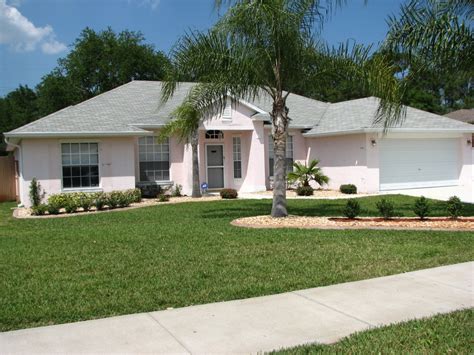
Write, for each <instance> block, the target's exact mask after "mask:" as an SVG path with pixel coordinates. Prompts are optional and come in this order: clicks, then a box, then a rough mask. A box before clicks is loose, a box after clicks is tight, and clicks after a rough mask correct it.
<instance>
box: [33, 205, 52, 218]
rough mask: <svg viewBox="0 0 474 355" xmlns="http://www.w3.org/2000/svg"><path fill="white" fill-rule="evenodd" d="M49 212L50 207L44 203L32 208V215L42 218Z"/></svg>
mask: <svg viewBox="0 0 474 355" xmlns="http://www.w3.org/2000/svg"><path fill="white" fill-rule="evenodd" d="M46 211H48V206H47V205H45V204H44V203H40V204H39V205H36V206H33V207H31V214H32V215H33V216H42V215H44V214H45V213H46Z"/></svg>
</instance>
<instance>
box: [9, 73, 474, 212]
mask: <svg viewBox="0 0 474 355" xmlns="http://www.w3.org/2000/svg"><path fill="white" fill-rule="evenodd" d="M192 85H193V84H191V83H182V84H181V85H180V86H179V87H178V90H177V92H176V94H175V95H174V96H173V97H172V99H171V100H170V101H168V102H167V103H166V104H164V105H160V95H161V83H160V82H152V81H132V82H130V83H128V84H125V85H122V86H120V87H118V88H116V89H114V90H111V91H109V92H106V93H104V94H102V95H99V96H97V97H94V98H92V99H90V100H87V101H85V102H82V103H80V104H78V105H75V106H70V107H67V108H65V109H63V110H61V111H58V112H55V113H53V114H51V115H48V116H46V117H43V118H41V119H39V120H37V121H34V122H32V123H30V124H28V125H25V126H23V127H20V128H18V129H15V130H13V131H11V132H8V133H6V134H5V137H6V141H7V143H8V148H9V149H10V150H13V151H14V154H15V157H16V159H17V160H18V166H19V170H20V171H19V174H20V184H19V185H20V191H19V194H20V198H21V203H23V204H24V205H26V206H28V205H29V198H28V187H29V184H30V181H31V180H32V179H33V178H34V177H36V178H37V179H38V180H39V181H40V183H41V185H42V186H43V188H44V190H45V191H46V193H47V194H54V193H59V192H65V191H112V190H121V189H130V188H134V187H135V186H137V185H138V184H146V183H157V184H170V183H175V184H181V185H182V186H183V190H184V193H186V194H189V193H190V190H191V179H192V177H191V176H192V175H191V174H192V172H191V149H190V147H189V146H187V145H185V144H182V143H181V142H179V141H178V140H177V139H175V138H173V137H172V138H170V139H169V140H168V141H167V142H164V143H158V142H157V141H156V140H155V139H154V138H153V136H154V135H155V134H156V132H157V131H158V130H159V129H160V128H161V127H163V125H165V124H166V122H167V121H168V120H169V117H170V113H171V112H172V111H173V110H174V108H175V107H176V106H177V105H178V104H179V103H181V102H182V100H183V98H184V97H185V95H186V94H187V93H188V92H189V90H190V88H191V86H192ZM288 107H289V109H290V117H291V123H290V126H289V137H288V143H287V152H286V154H287V160H288V166H289V167H291V162H293V161H301V162H306V161H308V160H311V159H319V160H320V161H321V163H320V166H321V167H322V168H323V170H324V172H325V173H326V174H327V175H328V176H329V177H330V179H331V182H330V185H329V187H330V188H333V189H338V188H339V186H340V185H341V184H345V183H353V184H355V185H357V187H358V190H359V191H360V192H367V193H376V192H385V191H387V192H393V191H395V192H400V191H403V192H406V193H410V192H415V193H423V194H425V195H427V196H429V191H431V190H432V189H436V191H437V192H438V193H439V192H440V191H441V193H445V194H446V196H450V195H454V194H457V195H459V196H462V198H463V199H464V200H467V201H470V200H472V199H473V192H472V189H473V187H472V186H473V165H472V164H473V155H472V148H471V147H472V144H471V139H472V138H471V134H472V133H473V132H474V126H472V125H469V124H466V123H463V122H459V121H455V120H452V119H450V118H447V117H443V116H438V115H435V114H431V113H428V112H424V111H420V110H416V109H413V108H409V107H408V108H407V111H406V112H407V113H406V118H405V120H404V121H403V123H401V124H399V125H397V126H395V127H392V128H391V129H390V131H389V133H388V134H383V132H382V131H383V130H382V127H381V126H380V125H374V124H373V121H374V117H375V113H376V110H377V107H378V99H376V98H373V97H370V98H364V99H358V100H351V101H346V102H340V103H336V104H329V103H325V102H320V101H316V100H312V99H309V98H306V97H302V96H298V95H290V96H289V97H288ZM270 110H271V102H270V100H269V99H268V98H266V97H261V98H259V99H257V100H254V101H252V102H245V101H235V100H230V99H229V104H228V107H227V108H226V109H225V110H224V112H223V114H222V115H221V116H219V117H213V118H212V119H210V120H207V121H206V122H205V123H204V124H203V125H202V127H201V132H200V146H199V148H200V149H199V158H200V179H201V182H207V183H208V185H209V188H210V189H220V188H223V187H229V188H235V189H237V190H238V191H240V192H254V191H262V190H265V189H268V188H270V186H271V176H272V170H273V169H272V161H273V151H272V142H271V139H270V132H271V129H270V128H271V124H270V116H269V114H268V112H269V111H270ZM443 191H444V192H443Z"/></svg>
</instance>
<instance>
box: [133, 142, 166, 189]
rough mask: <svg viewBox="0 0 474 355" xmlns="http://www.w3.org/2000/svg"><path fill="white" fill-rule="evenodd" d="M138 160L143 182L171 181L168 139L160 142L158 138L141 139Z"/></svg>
mask: <svg viewBox="0 0 474 355" xmlns="http://www.w3.org/2000/svg"><path fill="white" fill-rule="evenodd" d="M138 160H139V165H140V181H141V182H155V181H169V179H170V154H169V141H168V139H166V140H165V141H163V142H158V141H157V139H156V137H140V138H139V139H138Z"/></svg>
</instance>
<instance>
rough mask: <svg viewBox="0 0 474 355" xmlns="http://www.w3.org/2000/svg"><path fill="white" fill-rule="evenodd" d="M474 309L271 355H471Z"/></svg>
mask: <svg viewBox="0 0 474 355" xmlns="http://www.w3.org/2000/svg"><path fill="white" fill-rule="evenodd" d="M473 329H474V310H472V309H469V310H464V311H458V312H453V313H449V314H445V315H438V316H435V317H432V318H426V319H420V320H415V321H410V322H406V323H400V324H396V325H391V326H387V327H383V328H377V329H373V330H368V331H365V332H361V333H357V334H354V335H352V336H349V337H347V338H344V339H343V340H341V341H340V342H338V343H336V344H332V345H305V346H299V347H296V348H292V349H286V350H282V351H278V352H275V353H273V354H278V355H286V354H295V355H298V354H448V353H449V354H472V351H473V348H474V340H473V336H472V334H473V333H472V332H473Z"/></svg>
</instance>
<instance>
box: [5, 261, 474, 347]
mask: <svg viewBox="0 0 474 355" xmlns="http://www.w3.org/2000/svg"><path fill="white" fill-rule="evenodd" d="M473 277H474V262H468V263H462V264H457V265H449V266H443V267H438V268H433V269H427V270H420V271H415V272H409V273H405V274H399V275H393V276H387V277H381V278H377V279H370V280H364V281H357V282H349V283H344V284H339V285H333V286H327V287H318V288H313V289H308V290H302V291H295V292H288V293H283V294H278V295H273V296H265V297H257V298H250V299H245V300H238V301H230V302H221V303H213V304H206V305H201V306H193V307H186V308H180V309H173V310H166V311H159V312H151V313H141V314H133V315H127V316H120V317H112V318H105V319H99V320H92V321H85V322H78V323H71V324H63V325H55V326H48V327H41V328H33V329H24V330H18V331H12V332H5V333H0V352H1V353H14V352H21V353H53V352H55V353H92V352H93V353H102V352H108V353H111V352H121V353H145V352H154V353H204V352H206V353H224V352H225V353H255V352H258V351H269V350H273V349H279V348H282V347H291V346H295V345H300V344H305V343H310V342H319V343H331V342H335V341H337V340H339V339H341V338H343V337H345V336H347V335H349V334H351V333H354V332H357V331H361V330H365V329H368V328H371V327H376V326H381V325H386V324H390V323H393V322H401V321H406V320H409V319H414V318H420V317H426V316H431V315H434V314H437V313H446V312H451V311H454V310H458V309H462V308H470V307H473V306H474V298H473Z"/></svg>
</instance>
